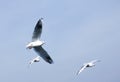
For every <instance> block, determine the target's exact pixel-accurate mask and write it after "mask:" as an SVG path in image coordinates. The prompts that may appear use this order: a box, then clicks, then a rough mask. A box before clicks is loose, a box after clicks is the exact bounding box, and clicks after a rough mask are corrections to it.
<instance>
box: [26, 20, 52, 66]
mask: <svg viewBox="0 0 120 82" xmlns="http://www.w3.org/2000/svg"><path fill="white" fill-rule="evenodd" d="M42 19H43V18H41V19H39V20H38V22H37V24H36V26H35V29H34V32H33V36H32V42H30V43H29V44H28V45H26V48H27V49H32V48H33V49H34V50H35V51H36V52H37V53H38V54H39V56H41V57H42V58H43V59H44V60H45V61H46V62H48V63H49V64H52V63H53V60H52V59H51V57H50V56H49V55H48V53H47V52H46V51H45V50H44V49H43V48H42V45H43V44H44V43H45V42H44V41H41V40H40V36H41V33H42Z"/></svg>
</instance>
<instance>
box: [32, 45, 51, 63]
mask: <svg viewBox="0 0 120 82" xmlns="http://www.w3.org/2000/svg"><path fill="white" fill-rule="evenodd" d="M34 50H35V51H36V52H37V53H38V54H39V55H40V56H41V57H42V58H43V59H44V60H45V61H46V62H48V63H49V64H52V63H53V60H52V59H51V57H50V56H49V55H48V53H47V52H46V51H45V50H44V49H43V48H42V46H37V47H34Z"/></svg>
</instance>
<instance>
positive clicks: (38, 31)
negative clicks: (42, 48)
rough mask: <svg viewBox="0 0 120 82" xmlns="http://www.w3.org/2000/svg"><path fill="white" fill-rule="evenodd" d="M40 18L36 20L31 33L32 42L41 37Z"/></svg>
mask: <svg viewBox="0 0 120 82" xmlns="http://www.w3.org/2000/svg"><path fill="white" fill-rule="evenodd" d="M41 20H42V18H41V19H39V20H38V22H37V24H36V26H35V29H34V32H33V36H32V41H35V40H38V39H39V38H40V36H41V33H42V21H41Z"/></svg>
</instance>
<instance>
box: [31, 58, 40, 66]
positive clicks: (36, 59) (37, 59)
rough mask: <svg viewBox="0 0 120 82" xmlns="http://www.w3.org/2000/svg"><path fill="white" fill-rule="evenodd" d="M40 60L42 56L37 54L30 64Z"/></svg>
mask: <svg viewBox="0 0 120 82" xmlns="http://www.w3.org/2000/svg"><path fill="white" fill-rule="evenodd" d="M39 61H40V56H37V57H35V58H33V59H32V60H30V62H29V64H33V63H34V62H39Z"/></svg>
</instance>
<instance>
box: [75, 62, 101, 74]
mask: <svg viewBox="0 0 120 82" xmlns="http://www.w3.org/2000/svg"><path fill="white" fill-rule="evenodd" d="M96 62H100V60H93V61H91V62H88V63H85V64H83V66H82V67H81V68H80V69H79V70H78V72H77V75H79V74H80V73H81V72H82V71H83V70H84V69H85V68H88V67H93V66H95V63H96Z"/></svg>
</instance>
